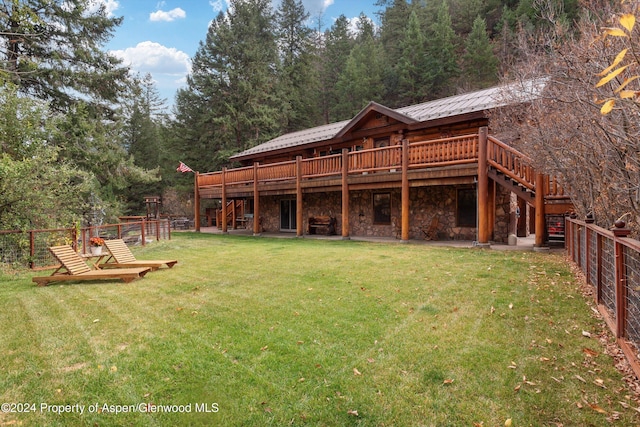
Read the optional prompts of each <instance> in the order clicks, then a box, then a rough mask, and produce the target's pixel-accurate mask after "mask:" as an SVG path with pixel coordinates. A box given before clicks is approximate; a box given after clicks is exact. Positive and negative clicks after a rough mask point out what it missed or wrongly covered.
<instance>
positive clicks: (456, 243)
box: [172, 227, 535, 251]
mask: <svg viewBox="0 0 640 427" xmlns="http://www.w3.org/2000/svg"><path fill="white" fill-rule="evenodd" d="M191 231H193V230H191ZM172 232H173V230H172ZM200 232H201V233H211V234H223V233H222V231H220V230H218V228H217V227H201V228H200ZM227 234H228V235H231V236H233V235H236V236H252V235H253V234H252V233H251V231H248V230H244V229H237V230H229V231H228V232H227ZM261 236H263V237H273V238H281V239H295V238H296V235H295V233H262V234H261ZM302 238H304V239H318V240H343V239H342V236H324V235H316V234H305V235H304V236H303V237H302ZM350 240H354V241H363V242H380V243H398V244H403V243H405V242H403V241H402V240H399V239H394V238H392V237H365V236H351V237H350ZM517 242H518V243H517V244H516V245H507V244H506V243H492V244H491V245H490V246H489V248H490V249H494V250H500V251H514V250H515V251H533V247H534V243H535V235H534V234H531V235H529V236H527V237H518V238H517ZM406 243H407V244H412V245H427V246H440V247H454V248H474V247H477V245H476V242H472V241H469V240H439V241H433V240H409V241H408V242H406Z"/></svg>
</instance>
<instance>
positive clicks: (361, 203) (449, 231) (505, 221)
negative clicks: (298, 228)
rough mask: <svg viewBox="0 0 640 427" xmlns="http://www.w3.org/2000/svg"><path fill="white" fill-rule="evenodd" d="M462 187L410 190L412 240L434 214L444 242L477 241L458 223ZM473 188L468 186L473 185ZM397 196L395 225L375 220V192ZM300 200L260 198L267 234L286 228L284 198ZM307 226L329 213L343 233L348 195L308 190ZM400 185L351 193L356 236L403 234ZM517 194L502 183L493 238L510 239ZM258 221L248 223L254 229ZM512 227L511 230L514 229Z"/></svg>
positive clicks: (352, 230) (420, 236)
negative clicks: (513, 201)
mask: <svg viewBox="0 0 640 427" xmlns="http://www.w3.org/2000/svg"><path fill="white" fill-rule="evenodd" d="M457 188H458V187H456V186H433V187H419V188H411V189H410V193H409V198H410V200H409V206H410V220H409V239H411V240H424V239H425V231H426V230H427V228H428V227H429V225H430V224H431V221H432V220H433V218H434V217H438V227H437V239H438V240H470V241H475V240H477V235H476V227H460V226H458V225H457V224H456V205H457V193H456V190H457ZM467 188H468V187H467ZM375 193H389V194H390V195H391V224H389V225H381V224H374V223H373V195H374V194H375ZM286 199H288V200H295V196H291V195H288V196H263V197H260V216H261V218H262V228H263V229H262V231H263V232H279V231H280V201H281V200H286ZM303 206H304V208H303V212H302V218H303V230H304V234H308V226H309V217H313V216H321V215H329V216H332V217H335V218H336V219H337V227H336V234H337V235H341V234H342V195H341V193H340V192H329V193H307V194H304V195H303ZM400 209H401V193H400V189H390V190H388V191H378V190H376V191H372V190H361V191H351V193H350V196H349V226H350V233H349V234H350V235H351V236H362V237H392V238H396V239H399V238H400V237H401V215H400ZM511 212H512V204H511V193H510V192H508V191H507V190H504V189H502V187H500V186H496V215H495V218H496V220H495V227H494V235H493V237H492V240H493V241H495V242H501V243H502V242H507V240H508V235H509V230H511V228H513V227H512V219H511V216H512V214H511ZM252 227H253V222H252V221H249V223H247V228H249V229H252ZM510 227H511V228H510Z"/></svg>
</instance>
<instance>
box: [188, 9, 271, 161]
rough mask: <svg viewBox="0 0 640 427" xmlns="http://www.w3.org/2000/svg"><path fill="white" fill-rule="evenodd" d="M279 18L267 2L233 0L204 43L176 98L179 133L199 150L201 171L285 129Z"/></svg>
mask: <svg viewBox="0 0 640 427" xmlns="http://www.w3.org/2000/svg"><path fill="white" fill-rule="evenodd" d="M274 22H275V18H274V14H273V12H272V10H271V7H270V2H269V1H268V0H256V1H252V2H247V1H243V0H232V1H231V4H230V7H229V9H228V11H227V14H226V15H225V14H222V13H221V14H219V15H218V17H217V18H216V19H215V21H214V22H213V23H212V24H211V25H210V26H209V30H208V32H207V37H206V41H205V42H201V43H200V46H199V48H198V51H197V52H196V55H195V56H194V58H193V67H192V72H191V75H189V76H188V78H187V83H188V89H187V90H186V91H181V92H179V93H178V96H177V98H176V101H177V103H176V109H177V117H178V120H179V128H182V130H181V131H180V132H179V135H178V137H179V138H181V139H182V141H183V143H184V144H183V145H184V147H185V149H189V150H190V151H191V150H195V152H196V153H197V154H195V155H196V156H198V158H197V161H196V162H195V163H194V165H195V167H198V168H199V170H200V171H206V170H210V168H214V169H213V170H215V169H217V168H219V167H220V166H221V165H223V164H225V163H226V162H227V161H228V160H227V159H228V157H229V156H230V155H231V154H233V153H236V152H238V151H241V150H244V149H247V148H250V147H252V146H254V145H256V144H258V143H261V142H264V141H266V140H268V139H270V138H273V137H275V136H277V135H278V134H279V133H280V131H281V129H282V126H283V122H284V114H283V112H282V103H281V99H280V94H279V91H278V89H279V84H278V80H277V77H278V75H277V70H278V68H279V62H278V50H277V45H276V38H275V28H274ZM184 126H187V128H184ZM191 166H192V167H194V166H193V165H191Z"/></svg>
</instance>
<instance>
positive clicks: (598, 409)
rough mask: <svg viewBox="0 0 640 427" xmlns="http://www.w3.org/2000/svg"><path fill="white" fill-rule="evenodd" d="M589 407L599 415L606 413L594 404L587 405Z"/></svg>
mask: <svg viewBox="0 0 640 427" xmlns="http://www.w3.org/2000/svg"><path fill="white" fill-rule="evenodd" d="M589 406H590V407H591V409H593V410H594V411H596V412H597V413H599V414H606V413H607V411H605V410H604V409H602V408H601V407H599V406H598V405H596V404H595V403H589Z"/></svg>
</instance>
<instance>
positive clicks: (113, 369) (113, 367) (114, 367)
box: [109, 366, 118, 372]
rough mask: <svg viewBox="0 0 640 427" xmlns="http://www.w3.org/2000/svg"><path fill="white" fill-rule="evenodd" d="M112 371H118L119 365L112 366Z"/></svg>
mask: <svg viewBox="0 0 640 427" xmlns="http://www.w3.org/2000/svg"><path fill="white" fill-rule="evenodd" d="M109 370H110V371H111V372H117V371H118V367H116V366H112V367H111V369H109Z"/></svg>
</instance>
